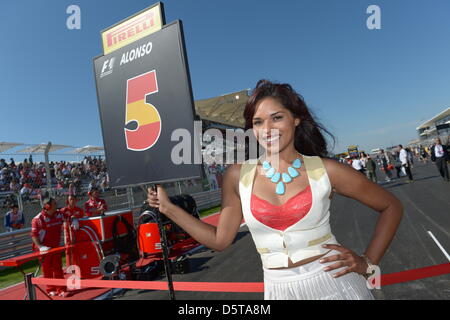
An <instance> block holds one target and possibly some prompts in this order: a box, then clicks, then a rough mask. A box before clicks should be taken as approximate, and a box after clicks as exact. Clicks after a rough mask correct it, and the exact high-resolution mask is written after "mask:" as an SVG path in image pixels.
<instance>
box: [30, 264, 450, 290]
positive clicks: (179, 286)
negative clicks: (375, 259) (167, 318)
mask: <svg viewBox="0 0 450 320" xmlns="http://www.w3.org/2000/svg"><path fill="white" fill-rule="evenodd" d="M448 273H450V263H445V264H440V265H436V266H431V267H425V268H419V269H413V270H407V271H402V272H396V273H390V274H385V275H382V276H381V285H382V286H386V285H390V284H396V283H401V282H408V281H413V280H418V279H423V278H429V277H435V276H439V275H443V274H448ZM32 283H33V284H35V285H56V286H64V285H66V284H67V281H66V280H64V279H48V278H33V279H32ZM80 286H81V287H82V288H110V289H113V288H121V289H140V290H168V287H167V282H165V281H122V280H80ZM173 286H174V290H175V291H207V292H263V291H264V284H263V283H262V282H174V283H173Z"/></svg>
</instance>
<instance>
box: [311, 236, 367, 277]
mask: <svg viewBox="0 0 450 320" xmlns="http://www.w3.org/2000/svg"><path fill="white" fill-rule="evenodd" d="M323 247H324V248H327V249H332V250H336V251H339V252H340V253H339V254H335V255H332V256H328V257H325V258H322V259H320V260H319V262H320V263H326V262H333V261H337V262H336V263H334V264H332V265H329V266H328V267H326V268H325V269H324V270H325V271H326V272H329V271H331V270H335V269H339V268H342V267H348V268H346V269H344V270H342V271H339V272H337V273H335V274H333V277H334V278H338V277H341V276H343V275H344V274H347V273H350V272H356V273H359V274H361V275H365V274H366V271H367V268H368V265H367V262H366V260H365V259H364V258H363V257H361V256H359V255H357V254H356V253H355V252H353V251H352V250H350V249H347V248H345V247H343V246H340V245H336V244H325V245H323Z"/></svg>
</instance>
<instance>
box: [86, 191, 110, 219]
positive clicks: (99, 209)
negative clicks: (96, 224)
mask: <svg viewBox="0 0 450 320" xmlns="http://www.w3.org/2000/svg"><path fill="white" fill-rule="evenodd" d="M88 195H89V200H88V201H86V202H85V203H84V211H85V212H86V216H88V217H95V216H102V215H104V214H105V212H106V211H107V210H108V205H107V204H106V201H105V200H103V199H100V198H99V196H100V191H99V189H98V188H97V187H93V188H92V189H91V190H90V191H89V192H88Z"/></svg>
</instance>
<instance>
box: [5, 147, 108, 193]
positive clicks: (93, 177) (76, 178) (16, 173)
mask: <svg viewBox="0 0 450 320" xmlns="http://www.w3.org/2000/svg"><path fill="white" fill-rule="evenodd" d="M49 167H50V168H49V169H50V179H51V184H52V187H56V189H57V190H58V192H62V191H63V190H67V191H68V192H66V193H68V194H73V195H77V194H80V193H81V186H82V184H83V183H86V182H90V186H91V187H99V188H101V189H102V190H103V191H104V190H105V189H106V188H108V175H107V171H106V163H105V161H104V160H103V159H101V157H98V158H97V157H93V158H92V157H84V159H83V161H82V162H67V161H58V162H53V161H52V162H50V163H49ZM46 187H47V171H46V168H45V164H44V162H39V163H38V162H33V158H32V156H30V157H29V158H28V159H24V161H23V162H21V163H18V164H16V163H15V161H14V159H13V158H11V159H10V161H9V163H8V162H6V161H5V159H0V192H13V193H15V194H20V196H21V197H22V199H23V200H29V199H31V198H33V197H36V198H37V197H38V196H39V195H40V194H41V192H42V190H41V189H43V188H46Z"/></svg>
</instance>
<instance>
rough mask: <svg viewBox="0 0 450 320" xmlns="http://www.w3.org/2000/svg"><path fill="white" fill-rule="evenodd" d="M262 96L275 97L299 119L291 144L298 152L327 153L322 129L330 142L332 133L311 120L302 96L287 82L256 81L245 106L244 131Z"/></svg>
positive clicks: (320, 155) (326, 155) (249, 125)
mask: <svg viewBox="0 0 450 320" xmlns="http://www.w3.org/2000/svg"><path fill="white" fill-rule="evenodd" d="M266 97H272V98H275V99H277V100H278V101H279V102H281V103H282V104H283V106H284V107H285V108H287V109H288V110H290V111H291V113H292V115H293V116H294V117H298V118H300V120H301V121H300V124H299V125H298V126H297V127H296V128H295V133H294V147H295V149H296V150H297V151H298V152H299V153H301V154H304V155H307V156H319V157H328V156H329V153H328V150H327V141H326V140H325V138H324V135H323V134H322V132H324V133H326V134H328V135H329V136H330V137H331V138H332V140H333V143H335V138H334V136H333V135H332V134H331V133H330V132H329V131H328V130H326V129H325V128H324V127H323V126H322V125H321V124H320V123H318V122H317V121H316V120H315V119H314V116H313V114H312V113H311V111H310V110H309V109H308V107H307V106H306V103H305V101H304V100H303V97H302V96H301V95H300V94H298V93H297V92H295V90H294V89H292V87H291V85H289V84H287V83H282V84H280V83H273V82H270V81H268V80H259V81H258V83H257V84H256V87H255V89H253V91H252V95H251V96H250V98H249V99H248V101H247V104H246V105H245V109H244V118H245V130H247V129H250V128H253V122H252V120H253V116H254V114H255V112H256V106H257V104H258V103H259V102H260V101H261V100H262V99H263V98H266Z"/></svg>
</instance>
